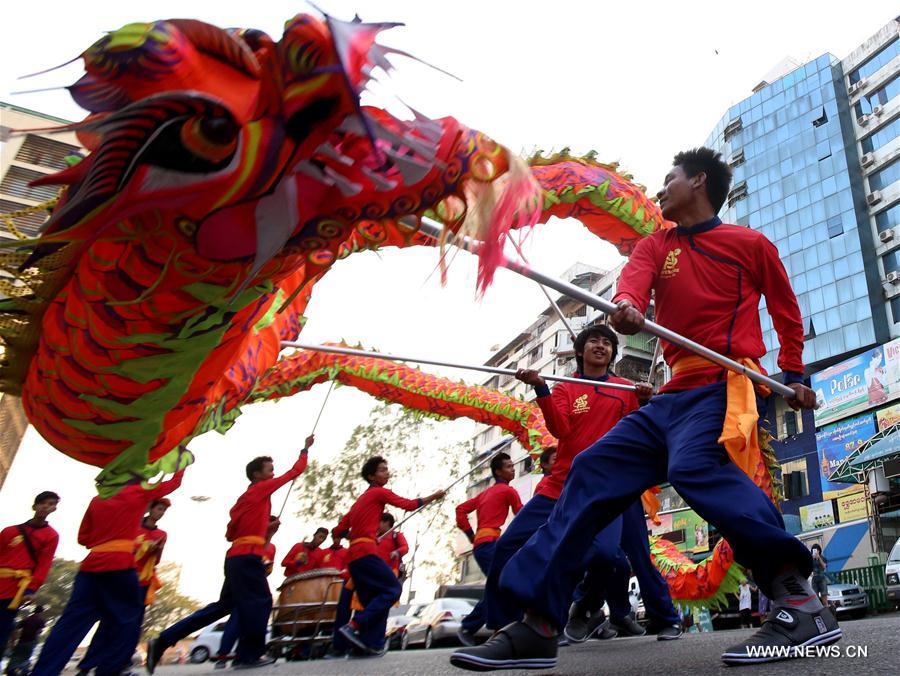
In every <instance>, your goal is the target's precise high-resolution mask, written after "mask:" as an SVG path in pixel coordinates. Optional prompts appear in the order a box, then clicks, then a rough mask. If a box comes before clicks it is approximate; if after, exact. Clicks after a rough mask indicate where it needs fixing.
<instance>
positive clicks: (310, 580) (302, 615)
mask: <svg viewBox="0 0 900 676" xmlns="http://www.w3.org/2000/svg"><path fill="white" fill-rule="evenodd" d="M343 583H344V580H343V579H342V578H341V576H340V571H339V570H337V569H336V568H317V569H315V570H307V571H305V572H302V573H298V574H297V575H292V576H291V577H289V578H288V579H286V580H285V581H284V584H282V585H281V587H280V592H281V593H280V594H279V595H278V604H277V605H276V606H275V608H274V609H273V610H274V611H275V615H274V617H273V620H272V632H273V633H274V634H281V635H284V634H289V635H291V636H311V635H312V634H313V633H315V632H316V630H317V629H319V630H323V629H326V626H325V625H327V628H328V629H330V628H331V627H332V626H333V624H334V617H335V614H336V612H337V602H338V598H339V597H340V595H341V587H342V586H343Z"/></svg>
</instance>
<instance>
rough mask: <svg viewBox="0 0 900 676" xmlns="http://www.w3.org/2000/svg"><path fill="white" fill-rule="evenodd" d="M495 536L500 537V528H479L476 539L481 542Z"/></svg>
mask: <svg viewBox="0 0 900 676" xmlns="http://www.w3.org/2000/svg"><path fill="white" fill-rule="evenodd" d="M491 535H493V536H494V537H500V529H499V528H479V529H478V530H476V531H475V539H476V540H480V539H481V538H483V537H490V536H491Z"/></svg>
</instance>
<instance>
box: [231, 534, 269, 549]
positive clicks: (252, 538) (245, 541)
mask: <svg viewBox="0 0 900 676" xmlns="http://www.w3.org/2000/svg"><path fill="white" fill-rule="evenodd" d="M264 544H266V539H265V538H264V537H260V536H259V535H242V536H241V537H239V538H235V539H234V540H232V542H231V546H232V547H234V546H236V545H264Z"/></svg>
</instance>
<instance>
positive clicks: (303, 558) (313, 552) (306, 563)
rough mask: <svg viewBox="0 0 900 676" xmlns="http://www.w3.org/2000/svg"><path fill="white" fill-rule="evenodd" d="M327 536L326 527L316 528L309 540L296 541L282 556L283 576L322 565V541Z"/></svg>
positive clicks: (287, 576) (286, 576) (289, 575)
mask: <svg viewBox="0 0 900 676" xmlns="http://www.w3.org/2000/svg"><path fill="white" fill-rule="evenodd" d="M327 537H328V529H327V528H317V529H316V532H315V533H314V534H313V537H312V540H310V541H309V542H298V543H297V544H295V545H294V546H293V547H291V550H290V551H289V552H288V553H287V556H285V557H284V561H282V562H281V565H282V566H284V577H285V578H289V577H292V576H294V575H296V574H297V573H303V572H306V571H307V570H313V569H315V568H321V567H322V554H323V551H322V549H321V546H322V543H323V542H325V538H327Z"/></svg>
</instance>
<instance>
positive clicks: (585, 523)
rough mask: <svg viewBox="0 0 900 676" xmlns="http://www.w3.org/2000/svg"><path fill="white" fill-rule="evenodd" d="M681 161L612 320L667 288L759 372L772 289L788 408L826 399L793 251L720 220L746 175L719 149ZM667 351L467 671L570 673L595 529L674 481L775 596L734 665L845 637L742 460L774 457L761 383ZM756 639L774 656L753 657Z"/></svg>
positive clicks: (621, 320)
mask: <svg viewBox="0 0 900 676" xmlns="http://www.w3.org/2000/svg"><path fill="white" fill-rule="evenodd" d="M673 165H674V166H673V167H672V170H671V171H670V172H669V174H668V175H667V176H666V179H665V186H664V187H663V189H662V190H660V192H659V200H660V206H661V207H662V212H663V216H664V217H665V218H666V219H668V220H671V221H674V222H675V223H677V226H678V227H676V228H673V229H669V230H660V231H658V232H655V233H654V234H652V235H650V236H649V237H647V238H645V239H644V240H642V241H641V242H640V243H639V244H638V245H637V247H636V248H635V251H634V253H633V254H632V256H631V259H630V260H629V261H628V263H626V265H625V267H624V269H623V270H622V275H621V277H620V279H619V286H618V291H617V295H616V297H615V299H614V300H615V302H616V303H617V304H618V310H617V311H616V312H615V313H614V314H613V315H612V316H611V317H610V321H611V323H612V324H613V326H614V327H615V328H616V329H617V330H618V331H620V332H622V333H625V334H634V333H637V332H638V331H640V329H641V327H642V326H643V323H644V313H645V312H646V311H647V307H648V305H649V303H650V298H651V294H652V295H653V296H654V298H655V301H656V316H657V319H658V321H659V323H660V324H662V325H663V326H666V327H668V328H670V329H672V330H673V331H676V332H678V333H680V334H681V335H683V336H685V337H687V338H689V339H691V340H694V341H697V342H699V343H701V344H703V345H706V346H707V347H709V348H711V349H713V350H716V351H717V352H719V353H721V354H726V355H729V356H730V357H731V358H732V359H735V360H738V361H741V362H742V363H744V364H745V365H746V366H747V367H748V368H755V369H760V366H759V359H760V358H761V357H762V356H763V355H764V354H765V353H766V346H765V344H764V343H763V340H762V331H761V328H760V319H759V303H760V300H761V297H762V296H765V297H766V307H767V310H768V312H769V314H770V316H771V317H772V322H773V325H774V327H775V331H776V333H777V334H778V342H779V345H780V352H779V356H778V365H779V367H780V368H781V370H782V372H783V373H784V376H785V382H786V383H787V385H788V387H790V388H791V389H792V390H793V391H794V396H793V397H791V398H789V399H788V402H789V403H790V405H791V406H792V407H794V408H814V407H815V405H816V398H815V393H814V392H813V391H812V390H810V389H809V388H808V387H805V386H804V385H803V384H802V378H803V369H804V367H803V360H802V353H803V323H802V320H801V316H800V309H799V306H798V305H797V299H796V298H795V296H794V293H793V291H792V290H791V286H790V282H789V280H788V277H787V273H786V272H785V270H784V266H783V265H782V263H781V260H780V258H779V254H778V250H777V249H776V248H775V246H774V245H773V244H772V243H771V242H769V240H768V239H766V237H765V236H764V235H762V234H761V233H759V232H756V231H754V230H752V229H750V228H746V227H739V226H735V225H727V224H723V223H722V222H721V221H720V220H719V219H718V218H717V217H716V213H717V212H718V210H719V209H720V208H721V206H722V204H723V203H724V202H725V199H726V196H727V194H728V189H729V186H730V183H731V170H730V169H729V167H728V165H727V164H725V163H724V162H723V161H722V159H721V157H720V155H719V154H718V153H716V152H714V151H712V150H710V149H708V148H698V149H696V150H691V151H687V152H684V153H679V154H678V155H676V156H675V160H674V163H673ZM663 346H664V349H663V354H664V356H665V359H666V362H667V363H668V364H669V365H670V366H671V368H672V373H673V378H672V380H670V381H669V382H668V383H667V384H666V385H665V386H664V387H663V388H662V390H661V392H662V393H661V394H660V395H657V396H656V397H654V398H653V400H652V401H650V403H649V404H648V405H646V406H644V407H642V408H641V409H640V410H638V411H635V412H634V413H633V414H631V415H629V416H628V417H626V418H624V419H623V420H622V421H621V422H620V423H619V424H617V425H616V426H615V428H614V429H613V430H612V431H610V432H609V433H608V434H607V435H605V436H604V437H603V438H602V439H600V440H599V441H598V442H597V443H595V444H594V445H592V446H591V447H590V448H589V449H587V450H586V451H584V452H583V453H581V454H580V455H579V456H578V458H577V459H576V460H575V463H574V466H573V471H572V473H571V474H570V476H569V480H568V481H567V482H566V485H565V488H564V489H563V492H562V495H561V497H560V500H559V502H558V503H557V506H556V509H554V511H553V513H552V514H551V515H550V519H549V520H548V522H547V524H546V526H544V527H543V528H541V529H540V530H539V531H538V533H537V534H536V535H535V536H534V537H533V538H532V539H531V540H530V541H529V542H528V543H527V544H526V545H525V546H524V547H523V548H522V549H521V550H520V551H519V552H517V553H516V555H515V556H513V557H512V559H510V561H509V563H508V564H507V566H506V569H505V570H504V572H503V577H502V580H501V588H502V590H503V592H504V593H505V594H507V595H509V596H512V597H514V598H516V599H517V601H518V603H519V604H521V605H522V606H524V607H525V608H527V609H528V611H527V612H526V615H525V618H524V621H523V622H516V623H513V624H510V625H508V626H506V627H504V628H503V629H502V630H501V631H500V632H499V633H498V634H497V635H495V636H494V637H493V638H492V639H491V640H490V641H488V642H487V643H485V644H484V645H483V646H479V647H478V648H470V649H468V650H469V653H470V654H469V656H468V662H467V663H466V664H463V663H458V666H463V667H465V668H470V669H472V668H478V669H481V670H492V669H500V668H505V669H509V668H515V667H517V666H529V667H540V668H550V667H553V666H555V664H556V653H557V638H556V634H557V632H558V631H559V629H561V626H560V624H559V623H558V621H557V620H556V618H557V617H558V615H559V607H560V604H564V603H568V599H569V598H570V597H571V595H572V588H573V586H574V585H575V583H576V582H577V581H578V577H579V575H578V571H579V570H580V567H581V563H582V562H581V557H582V556H583V555H584V552H585V551H586V550H587V548H588V547H589V545H590V542H591V539H592V538H593V535H594V533H596V532H597V531H598V530H599V529H601V528H603V527H604V526H605V525H606V524H608V523H610V521H611V520H612V519H615V518H616V517H617V516H618V515H619V514H621V512H622V510H623V509H625V508H626V507H628V505H630V504H632V503H633V502H634V501H635V500H636V499H637V497H638V496H639V495H640V494H641V492H642V491H644V490H646V489H647V488H650V487H651V486H655V485H658V484H660V483H662V482H664V481H666V480H668V481H669V482H670V483H671V484H672V486H673V487H674V488H675V490H676V491H678V494H679V495H680V496H681V497H683V498H684V500H685V501H686V502H687V503H688V504H689V505H691V507H693V508H694V510H696V511H697V513H698V514H700V515H701V516H702V517H703V518H704V519H706V520H707V521H708V522H709V523H710V524H712V525H714V526H715V527H716V528H717V529H718V531H719V532H720V533H721V534H722V536H723V537H724V538H725V539H726V540H728V542H729V543H730V544H731V547H732V549H733V550H734V557H735V560H736V561H737V562H738V563H740V564H742V565H744V566H746V567H748V568H750V569H751V570H752V572H753V577H754V579H755V580H756V581H757V583H758V584H759V587H760V588H761V589H762V590H763V592H764V593H765V594H766V596H767V597H769V598H771V599H772V600H773V604H774V608H773V610H772V612H770V614H769V617H768V619H767V621H766V623H765V624H764V625H763V627H762V629H760V631H759V632H757V633H756V634H754V635H753V636H751V637H749V638H748V639H747V640H745V641H744V642H742V643H739V644H738V645H736V646H734V647H732V648H729V649H728V650H726V652H725V653H724V654H723V655H722V659H723V661H725V662H726V663H728V664H746V663H753V662H762V661H773V660H776V659H783V657H784V655H783V654H781V653H780V652H777V651H773V650H772V648H776V647H777V648H782V649H783V648H788V649H789V648H791V647H793V646H807V645H825V644H828V643H833V642H834V641H837V640H839V639H840V637H841V630H840V628H839V627H838V626H837V622H836V621H835V619H834V617H833V615H832V614H831V612H830V611H829V610H828V609H827V608H824V607H823V606H822V604H821V602H820V601H819V599H818V598H817V597H816V595H815V594H814V593H813V592H812V589H811V588H810V586H809V582H808V581H807V579H806V578H807V576H808V575H809V573H810V571H811V570H812V562H811V557H810V554H809V551H808V550H807V549H806V547H805V546H804V545H803V543H802V542H800V541H799V540H798V539H797V538H795V537H793V536H792V535H790V534H789V533H788V532H787V531H786V530H785V529H784V521H783V520H782V517H781V514H780V513H779V511H778V509H777V507H776V506H775V505H774V504H773V503H772V501H771V500H769V498H768V497H767V496H766V494H765V493H764V492H763V491H762V490H761V489H760V488H758V487H757V486H756V485H755V484H754V483H753V481H752V480H751V479H750V478H749V477H748V476H747V473H746V470H745V469H742V468H744V467H754V466H755V465H754V463H758V461H759V455H758V452H759V451H758V448H754V442H755V441H756V439H755V435H754V434H753V432H755V423H756V417H755V416H756V415H757V410H755V409H756V408H757V407H758V406H760V405H762V403H763V400H761V399H758V400H757V405H756V406H754V405H753V403H752V402H753V390H752V389H749V388H752V383H751V382H750V380H749V379H748V378H746V377H745V376H740V375H737V374H731V373H730V372H726V371H725V370H724V369H723V368H721V367H719V366H717V365H715V364H713V363H711V362H708V361H706V360H705V359H703V358H700V357H696V356H695V355H693V354H691V353H690V352H688V351H687V350H686V349H684V348H682V347H680V346H679V345H676V344H674V343H665V342H664V343H663ZM729 395H730V396H729ZM736 417H737V419H739V420H741V422H742V423H743V425H744V427H745V428H746V427H747V423H748V422H749V423H750V425H749V427H750V429H749V434H746V433H744V434H743V439H741V438H739V437H735V435H734V431H733V429H732V427H731V423H732V421H733V420H734V419H735V418H736ZM720 440H721V441H720ZM735 441H737V443H735ZM754 647H756V648H762V649H765V650H764V651H763V652H764V654H759V655H753V654H751V648H754ZM798 654H802V652H801V653H798Z"/></svg>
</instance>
